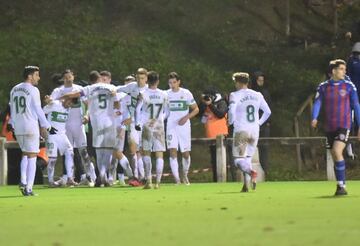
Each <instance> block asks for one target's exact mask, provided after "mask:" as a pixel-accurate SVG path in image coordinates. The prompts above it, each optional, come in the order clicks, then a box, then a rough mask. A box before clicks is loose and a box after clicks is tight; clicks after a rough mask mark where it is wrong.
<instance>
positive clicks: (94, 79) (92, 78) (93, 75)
mask: <svg viewBox="0 0 360 246" xmlns="http://www.w3.org/2000/svg"><path fill="white" fill-rule="evenodd" d="M100 81H101V75H100V73H99V72H98V71H95V70H94V71H91V72H90V73H89V82H90V84H95V83H98V82H100Z"/></svg>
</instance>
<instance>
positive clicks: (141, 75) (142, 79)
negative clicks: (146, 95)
mask: <svg viewBox="0 0 360 246" xmlns="http://www.w3.org/2000/svg"><path fill="white" fill-rule="evenodd" d="M147 74H148V71H147V70H146V69H145V68H139V69H138V70H137V71H136V81H137V82H138V85H139V86H140V87H143V86H145V84H146V82H147V79H148V77H147Z"/></svg>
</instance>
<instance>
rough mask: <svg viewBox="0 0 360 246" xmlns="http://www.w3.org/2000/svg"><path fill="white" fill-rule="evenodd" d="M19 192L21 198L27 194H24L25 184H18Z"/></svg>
mask: <svg viewBox="0 0 360 246" xmlns="http://www.w3.org/2000/svg"><path fill="white" fill-rule="evenodd" d="M19 190H20V192H21V194H22V195H23V196H26V194H27V192H26V184H23V183H20V184H19Z"/></svg>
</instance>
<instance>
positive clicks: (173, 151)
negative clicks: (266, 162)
mask: <svg viewBox="0 0 360 246" xmlns="http://www.w3.org/2000/svg"><path fill="white" fill-rule="evenodd" d="M23 75H24V79H25V81H24V82H22V83H20V84H18V85H16V86H15V87H14V88H13V89H12V90H11V92H10V109H11V120H10V123H11V125H12V127H13V129H14V133H15V135H16V138H17V141H18V143H19V146H20V148H21V150H22V153H23V156H22V160H21V164H20V165H21V181H20V185H19V187H20V190H21V192H22V194H23V195H24V196H32V195H35V193H34V192H33V191H32V187H33V184H34V177H35V170H36V164H35V162H36V155H37V153H38V152H39V143H40V142H39V141H40V135H41V137H43V138H44V139H45V140H46V150H47V154H48V157H49V162H48V167H47V171H48V181H49V186H50V187H58V186H60V185H61V184H60V181H55V180H54V170H55V164H56V161H57V156H58V154H60V155H63V156H64V160H65V165H64V166H65V169H66V174H65V175H64V176H63V178H62V181H64V179H65V181H66V184H67V185H68V186H76V185H78V183H76V182H75V181H74V148H76V149H77V150H78V152H79V154H80V156H81V165H82V167H83V169H84V172H85V173H84V174H83V175H82V177H81V178H82V180H85V181H86V183H87V185H89V186H90V187H93V186H95V184H98V186H100V187H103V186H111V185H112V184H113V183H114V182H115V180H116V178H117V176H116V174H117V171H116V170H117V166H118V165H120V166H121V167H122V168H123V169H124V172H125V174H126V176H128V178H129V185H132V186H140V185H142V183H143V184H144V189H151V188H155V189H158V188H159V187H160V183H161V178H162V173H163V168H164V159H163V153H164V152H165V151H166V150H168V151H169V154H170V158H169V164H170V167H171V171H172V175H173V177H174V180H175V183H176V184H180V183H181V178H180V176H182V182H183V183H184V184H186V185H189V184H190V182H189V178H188V172H189V169H190V165H191V158H190V151H191V125H190V119H191V118H193V117H194V116H196V114H197V113H198V112H199V109H198V106H197V104H196V102H195V100H194V97H193V95H192V93H191V92H190V91H189V90H187V89H185V88H182V87H180V83H181V80H180V77H179V75H178V74H177V73H176V72H171V73H170V74H169V75H168V84H169V87H170V89H169V90H166V91H165V90H161V89H159V88H158V84H159V74H158V73H157V72H154V71H149V72H148V71H147V70H146V69H144V68H139V69H138V70H137V72H136V76H135V77H131V76H129V77H127V79H126V81H125V84H124V85H121V86H115V85H113V84H111V74H110V72H107V71H103V72H100V73H99V72H97V71H92V72H91V73H90V75H89V82H90V85H88V86H85V87H82V86H79V85H76V84H74V83H73V81H74V75H73V73H72V71H71V70H69V69H68V70H65V71H64V72H63V73H62V81H63V82H64V84H63V85H62V86H60V87H58V88H56V89H54V91H53V92H52V93H51V95H50V96H45V104H46V105H45V106H44V107H43V108H41V101H40V94H39V90H38V89H37V87H36V85H37V84H38V81H39V80H40V76H39V68H38V67H36V66H27V67H25V69H24V74H23ZM233 80H234V82H235V86H236V89H237V91H236V92H233V93H231V95H230V106H229V115H228V118H229V124H233V125H234V144H233V155H234V157H235V158H234V159H235V161H234V164H235V165H236V166H237V167H238V168H240V169H241V170H242V171H243V173H244V177H245V180H244V186H243V189H242V191H244V192H246V191H248V187H249V185H250V183H251V184H252V188H253V189H255V185H256V172H255V171H254V170H253V169H252V165H251V158H252V155H253V154H254V152H255V149H256V145H257V141H258V137H259V126H260V125H261V124H262V123H263V122H265V121H266V120H267V118H268V117H269V116H270V114H271V112H270V109H269V106H268V105H267V103H266V102H265V100H264V98H263V96H262V95H261V94H260V93H258V92H255V91H253V90H251V89H248V88H247V84H248V82H249V75H248V74H247V73H235V74H234V75H233ZM259 110H262V111H263V112H264V113H263V114H262V117H261V118H260V119H259ZM88 122H89V123H90V125H91V128H92V139H91V140H92V147H93V148H94V149H95V153H96V167H97V170H98V173H96V172H95V165H94V163H93V162H92V159H91V158H90V155H89V153H88V151H87V139H86V132H85V124H86V123H88ZM165 122H166V124H165ZM126 133H127V134H126ZM125 136H127V140H128V146H129V153H130V155H129V159H130V160H129V159H128V158H127V157H126V156H125V155H124V153H123V151H124V143H125ZM178 151H180V152H181V160H182V163H181V164H182V165H181V166H182V175H180V172H179V163H178V157H177V152H178ZM152 153H155V162H156V165H155V166H156V167H155V172H156V175H155V184H154V185H153V182H152V177H153V175H152V159H151V154H152Z"/></svg>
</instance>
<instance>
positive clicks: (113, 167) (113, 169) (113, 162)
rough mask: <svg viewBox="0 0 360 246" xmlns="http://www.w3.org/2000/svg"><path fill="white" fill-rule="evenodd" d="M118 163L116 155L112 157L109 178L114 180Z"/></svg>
mask: <svg viewBox="0 0 360 246" xmlns="http://www.w3.org/2000/svg"><path fill="white" fill-rule="evenodd" d="M117 165H118V159H116V158H115V157H112V158H111V163H110V168H109V180H114V179H115V177H116V176H115V175H116V169H117Z"/></svg>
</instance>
